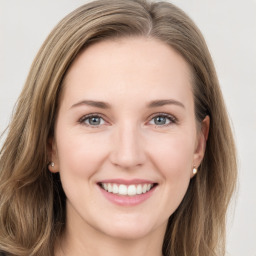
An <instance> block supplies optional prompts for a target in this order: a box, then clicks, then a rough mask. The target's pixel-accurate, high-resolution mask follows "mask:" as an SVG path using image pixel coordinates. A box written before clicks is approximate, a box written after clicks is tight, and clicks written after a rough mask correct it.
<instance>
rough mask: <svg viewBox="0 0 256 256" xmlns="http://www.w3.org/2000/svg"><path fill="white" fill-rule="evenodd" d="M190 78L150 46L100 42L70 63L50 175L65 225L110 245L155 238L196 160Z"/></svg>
mask: <svg viewBox="0 0 256 256" xmlns="http://www.w3.org/2000/svg"><path fill="white" fill-rule="evenodd" d="M191 80H192V79H191V73H190V69H189V66H188V64H187V63H186V62H185V61H184V59H183V58H182V57H181V56H180V55H179V54H177V53H176V52H175V51H174V50H173V49H172V48H170V47H169V46H167V45H165V44H164V43H162V42H160V41H157V40H155V39H146V38H125V39H119V40H115V41H114V40H113V41H110V40H109V41H104V42H100V43H97V44H94V45H92V46H90V47H89V48H87V49H86V50H85V51H84V52H83V53H81V54H80V55H79V57H77V59H76V60H75V61H74V63H73V64H72V65H71V67H70V69H69V71H68V73H67V76H66V77H65V80H64V89H63V91H62V95H61V99H60V107H59V112H58V115H57V120H56V126H55V137H54V138H53V142H52V151H51V158H52V161H53V162H54V163H55V166H54V167H50V170H51V171H52V172H60V177H61V182H62V185H63V189H64V191H65V194H66V196H67V222H68V225H67V226H68V227H69V226H70V227H72V229H74V230H80V231H81V232H83V231H85V232H87V234H88V230H91V231H92V232H96V233H98V234H104V235H107V236H111V237H119V238H138V237H144V236H147V235H152V234H153V233H158V234H159V232H160V233H161V234H163V233H164V231H165V228H166V224H167V221H168V218H169V216H170V215H171V214H172V213H173V212H174V211H175V210H176V209H177V207H178V206H179V204H180V203H181V201H182V199H183V197H184V195H185V193H186V191H187V188H188V185H189V182H190V179H191V178H192V175H193V174H192V169H193V167H194V166H196V167H197V166H198V165H199V164H200V162H201V160H202V157H203V153H204V147H205V139H204V136H203V133H202V132H200V131H198V130H197V128H196V127H197V125H196V121H195V113H194V101H193V93H192V84H191ZM82 230H83V231H82ZM80 231H79V232H80Z"/></svg>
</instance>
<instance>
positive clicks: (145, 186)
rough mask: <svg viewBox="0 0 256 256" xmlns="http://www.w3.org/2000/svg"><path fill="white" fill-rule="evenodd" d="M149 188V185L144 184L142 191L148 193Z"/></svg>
mask: <svg viewBox="0 0 256 256" xmlns="http://www.w3.org/2000/svg"><path fill="white" fill-rule="evenodd" d="M147 188H148V185H147V184H144V185H143V187H142V193H146V192H147Z"/></svg>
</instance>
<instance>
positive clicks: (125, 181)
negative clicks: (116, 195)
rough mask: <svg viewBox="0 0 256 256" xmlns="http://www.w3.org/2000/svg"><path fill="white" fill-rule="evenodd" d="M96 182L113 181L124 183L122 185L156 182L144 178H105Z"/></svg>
mask: <svg viewBox="0 0 256 256" xmlns="http://www.w3.org/2000/svg"><path fill="white" fill-rule="evenodd" d="M98 183H115V184H124V185H133V184H154V183H156V182H154V181H152V180H146V179H131V180H127V179H106V180H101V181H99V182H98Z"/></svg>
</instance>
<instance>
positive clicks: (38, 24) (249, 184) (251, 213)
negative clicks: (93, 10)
mask: <svg viewBox="0 0 256 256" xmlns="http://www.w3.org/2000/svg"><path fill="white" fill-rule="evenodd" d="M86 2H87V1H82V0H72V1H71V0H54V1H53V0H37V1H33V0H23V1H21V0H12V1H9V0H0V132H2V131H3V130H4V128H5V127H6V126H7V124H8V121H9V118H10V115H11V113H12V108H13V106H14V103H15V101H16V99H17V97H18V95H19V93H20V91H21V89H22V86H23V84H24V82H25V78H26V76H27V74H28V71H29V68H30V65H31V63H32V60H33V58H34V57H35V55H36V53H37V51H38V50H39V47H40V46H41V44H42V43H43V41H44V39H45V38H46V36H47V35H48V34H49V32H50V31H51V29H52V28H53V27H54V26H55V25H56V24H57V22H58V21H59V20H60V19H61V18H63V17H64V16H65V15H66V14H67V13H69V12H70V11H72V10H73V9H74V8H76V7H78V6H80V5H82V4H84V3H86ZM172 2H173V3H175V4H176V5H178V6H179V7H181V8H182V9H183V10H184V11H185V12H187V13H188V14H189V15H190V16H191V18H192V19H194V21H195V22H196V24H197V25H198V26H199V28H200V29H201V31H202V32H203V34H204V36H205V38H206V41H207V43H208V46H209V49H210V52H211V53H212V57H213V60H214V62H215V65H216V69H217V73H218V75H219V80H220V83H221V87H222V90H223V93H224V98H225V100H226V104H227V107H228V111H229V114H230V118H231V120H232V124H233V128H234V133H235V138H236V143H237V148H238V156H239V190H238V193H237V197H236V200H234V203H233V207H232V209H231V210H230V213H229V218H228V236H227V250H228V253H227V255H232V256H256V167H255V162H256V161H255V160H256V135H255V134H256V72H255V69H256V0H244V1H238V0H216V1H214V0H173V1H172ZM1 144H2V143H1ZM1 144H0V145H1Z"/></svg>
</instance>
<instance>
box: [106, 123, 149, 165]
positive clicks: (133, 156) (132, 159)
mask: <svg viewBox="0 0 256 256" xmlns="http://www.w3.org/2000/svg"><path fill="white" fill-rule="evenodd" d="M110 160H111V162H112V164H114V165H116V166H118V167H120V168H122V169H133V168H135V167H138V166H141V165H143V164H144V162H145V160H146V154H145V151H144V146H143V139H142V135H141V132H140V129H139V128H138V127H135V125H134V126H132V125H131V124H130V125H129V124H126V125H123V126H121V127H118V128H117V129H116V131H115V134H114V139H113V144H112V152H111V154H110Z"/></svg>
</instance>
